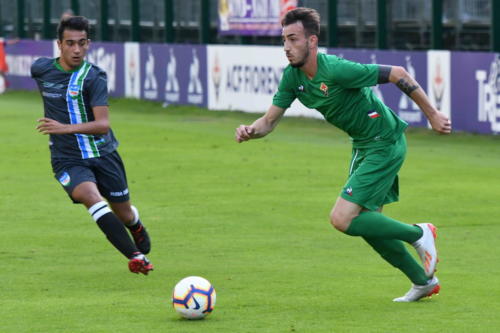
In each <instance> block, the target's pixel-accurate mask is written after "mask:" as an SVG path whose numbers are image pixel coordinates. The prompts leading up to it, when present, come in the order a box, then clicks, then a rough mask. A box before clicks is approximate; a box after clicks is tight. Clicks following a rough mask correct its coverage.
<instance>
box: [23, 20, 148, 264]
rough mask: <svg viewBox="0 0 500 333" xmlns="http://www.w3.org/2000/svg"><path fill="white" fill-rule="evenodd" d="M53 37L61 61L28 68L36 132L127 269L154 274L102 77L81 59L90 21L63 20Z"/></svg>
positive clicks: (61, 180)
mask: <svg viewBox="0 0 500 333" xmlns="http://www.w3.org/2000/svg"><path fill="white" fill-rule="evenodd" d="M57 34H58V41H57V45H58V47H59V50H60V52H61V55H60V57H59V58H55V59H52V58H40V59H37V60H36V61H35V62H34V63H33V65H32V66H31V76H32V77H33V79H35V81H36V83H37V84H38V89H39V90H40V93H41V95H42V99H43V104H44V110H45V116H44V117H43V118H41V119H39V120H38V126H37V130H38V131H39V132H40V133H43V134H49V136H50V140H49V146H50V152H51V162H52V169H53V171H54V175H55V177H56V179H57V180H58V181H59V183H60V184H61V185H62V186H63V188H64V189H65V190H66V192H67V193H68V195H69V196H70V198H71V199H72V200H73V202H74V203H82V204H83V205H85V207H86V208H87V209H88V211H89V213H90V215H91V216H92V218H93V219H94V220H95V221H96V223H97V225H98V226H99V228H100V229H101V230H102V232H103V233H104V234H105V235H106V237H107V239H108V240H109V241H110V242H111V244H113V245H114V246H115V247H116V248H117V249H118V251H120V252H121V253H122V254H123V255H124V256H125V257H127V258H128V260H129V262H128V266H129V269H130V271H131V272H133V273H142V274H148V273H149V271H151V270H153V265H152V264H151V263H150V262H149V260H148V259H147V258H146V256H145V254H147V253H149V251H150V247H151V246H150V239H149V235H148V233H147V232H146V229H145V228H144V226H143V225H142V223H141V221H140V219H139V213H138V211H137V209H136V208H135V207H134V206H132V205H131V203H130V199H129V191H128V185H127V177H126V174H125V169H124V166H123V162H122V160H121V158H120V156H119V155H118V152H117V151H116V148H117V147H118V141H117V140H116V139H115V137H114V135H113V131H112V130H111V128H110V121H109V111H108V89H107V77H106V73H105V72H104V71H103V70H101V69H100V68H99V67H97V66H95V65H92V64H90V63H88V62H87V61H85V55H86V53H87V51H88V49H89V46H90V40H89V23H88V20H87V19H86V18H84V17H82V16H71V17H69V18H65V19H63V20H62V21H61V22H60V24H59V26H58V28H57ZM104 198H105V199H106V200H105V199H104ZM125 226H126V227H127V228H128V229H129V230H130V232H131V234H132V238H133V241H132V239H131V238H130V236H129V234H128V233H127V231H126V228H125Z"/></svg>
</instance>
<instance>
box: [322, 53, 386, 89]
mask: <svg viewBox="0 0 500 333" xmlns="http://www.w3.org/2000/svg"><path fill="white" fill-rule="evenodd" d="M332 72H333V73H332V76H333V78H332V79H333V80H334V81H335V82H336V83H338V84H339V85H340V86H342V87H344V88H363V87H371V86H375V85H377V81H378V76H379V65H376V64H360V63H357V62H353V61H348V60H345V59H342V60H340V61H339V62H338V63H337V64H335V66H334V67H333V70H332Z"/></svg>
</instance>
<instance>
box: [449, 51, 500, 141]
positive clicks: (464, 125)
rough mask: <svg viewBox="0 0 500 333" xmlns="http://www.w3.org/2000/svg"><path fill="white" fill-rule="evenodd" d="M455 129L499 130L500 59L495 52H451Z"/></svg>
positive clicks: (490, 131)
mask: <svg viewBox="0 0 500 333" xmlns="http://www.w3.org/2000/svg"><path fill="white" fill-rule="evenodd" d="M451 90H452V96H453V98H452V100H451V105H452V122H453V128H454V129H455V130H459V131H467V132H473V133H500V58H499V55H498V54H494V53H478V52H474V53H472V52H453V53H452V55H451Z"/></svg>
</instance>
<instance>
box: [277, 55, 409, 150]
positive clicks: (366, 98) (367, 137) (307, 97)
mask: <svg viewBox="0 0 500 333" xmlns="http://www.w3.org/2000/svg"><path fill="white" fill-rule="evenodd" d="M317 60H318V69H317V71H316V75H315V76H314V77H313V78H312V79H309V78H308V77H307V76H306V75H305V74H304V72H302V71H301V70H300V69H299V68H294V67H292V66H290V65H288V66H287V67H286V68H285V70H284V71H283V77H282V78H281V81H280V84H279V88H278V91H277V92H276V94H275V95H274V98H273V105H276V106H278V107H280V108H283V109H286V108H288V107H289V106H290V105H291V104H292V102H293V101H294V100H295V98H298V99H299V101H300V102H301V103H302V104H304V105H305V106H306V107H308V108H311V109H316V110H318V111H319V112H321V114H323V116H324V117H325V119H326V120H327V121H328V122H329V123H331V124H333V125H334V126H336V127H338V128H340V129H341V130H343V131H344V132H346V133H347V134H349V136H350V137H351V139H352V141H353V145H354V147H355V148H365V147H377V146H383V145H386V144H388V143H393V142H395V141H396V140H397V139H398V138H399V137H400V136H401V134H402V133H403V131H404V130H405V128H406V127H407V126H408V124H407V123H406V122H404V121H403V120H402V119H400V118H399V117H398V116H397V115H396V114H395V113H394V112H393V111H392V110H391V109H390V108H389V107H387V106H386V105H385V104H384V103H382V102H381V101H380V100H379V99H378V98H377V97H376V96H375V94H374V93H373V92H372V90H371V89H370V88H369V87H370V86H374V85H376V84H377V81H378V78H379V66H378V65H375V64H368V65H364V64H359V63H356V62H351V61H348V60H345V59H342V58H339V57H337V56H334V55H327V54H323V53H318V58H317Z"/></svg>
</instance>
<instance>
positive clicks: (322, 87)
mask: <svg viewBox="0 0 500 333" xmlns="http://www.w3.org/2000/svg"><path fill="white" fill-rule="evenodd" d="M319 89H320V90H321V91H322V92H323V95H325V96H328V86H327V85H326V84H325V83H324V82H321V85H320V86H319Z"/></svg>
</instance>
